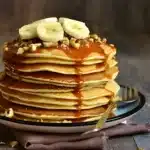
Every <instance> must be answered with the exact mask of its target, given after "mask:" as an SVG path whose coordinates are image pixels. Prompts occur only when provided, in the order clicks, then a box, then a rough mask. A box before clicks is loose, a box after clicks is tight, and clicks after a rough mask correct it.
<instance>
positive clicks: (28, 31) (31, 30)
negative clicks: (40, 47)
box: [19, 24, 37, 39]
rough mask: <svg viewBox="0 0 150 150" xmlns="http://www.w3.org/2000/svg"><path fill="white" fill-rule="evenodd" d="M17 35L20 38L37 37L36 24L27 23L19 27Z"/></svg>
mask: <svg viewBox="0 0 150 150" xmlns="http://www.w3.org/2000/svg"><path fill="white" fill-rule="evenodd" d="M19 35H20V37H21V39H32V38H35V37H37V31H36V25H35V24H28V25H24V26H22V27H21V28H20V29H19Z"/></svg>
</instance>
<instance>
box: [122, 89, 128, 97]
mask: <svg viewBox="0 0 150 150" xmlns="http://www.w3.org/2000/svg"><path fill="white" fill-rule="evenodd" d="M122 99H123V100H126V99H127V88H123V91H122Z"/></svg>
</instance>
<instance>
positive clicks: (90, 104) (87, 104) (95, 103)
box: [2, 94, 109, 110]
mask: <svg viewBox="0 0 150 150" xmlns="http://www.w3.org/2000/svg"><path fill="white" fill-rule="evenodd" d="M2 97H3V98H4V99H6V100H8V101H9V102H12V103H15V104H20V105H25V106H31V107H35V108H43V109H50V110H51V109H53V110H55V109H56V110H78V106H77V104H78V102H77V101H76V102H75V101H74V105H59V104H58V103H57V104H49V103H44V102H43V103H39V102H31V101H23V100H20V99H18V98H15V97H11V96H7V95H6V94H2ZM108 102H109V98H107V97H101V98H97V99H93V100H90V101H83V102H82V104H81V105H80V110H83V109H91V108H96V107H99V106H103V105H106V104H108Z"/></svg>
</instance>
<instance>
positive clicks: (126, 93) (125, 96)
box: [82, 87, 138, 135]
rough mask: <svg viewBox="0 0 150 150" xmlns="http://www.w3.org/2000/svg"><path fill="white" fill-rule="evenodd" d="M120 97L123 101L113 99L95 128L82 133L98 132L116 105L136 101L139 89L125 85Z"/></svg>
mask: <svg viewBox="0 0 150 150" xmlns="http://www.w3.org/2000/svg"><path fill="white" fill-rule="evenodd" d="M120 97H121V99H122V101H115V102H114V101H111V102H110V104H109V106H108V108H107V109H106V111H105V112H104V113H103V114H102V116H101V118H100V119H99V120H98V122H97V123H96V126H95V128H94V129H92V130H89V131H87V132H84V133H83V134H82V135H84V134H89V133H92V132H97V131H99V130H101V129H102V128H103V126H104V124H105V122H106V120H107V119H108V117H109V114H110V113H111V112H112V109H113V108H114V107H115V105H118V104H119V105H120V106H124V105H125V104H127V103H132V102H134V101H136V100H137V98H138V91H137V89H136V88H129V87H125V88H122V91H121V92H120Z"/></svg>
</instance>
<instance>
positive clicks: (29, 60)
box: [12, 57, 104, 65]
mask: <svg viewBox="0 0 150 150" xmlns="http://www.w3.org/2000/svg"><path fill="white" fill-rule="evenodd" d="M12 62H13V63H22V64H38V63H50V64H61V65H76V62H75V61H71V60H63V59H57V58H51V59H49V58H38V57H35V58H34V57H24V58H23V59H13V60H12ZM103 62H104V60H103V59H97V60H87V61H83V62H82V65H93V64H98V63H103Z"/></svg>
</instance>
